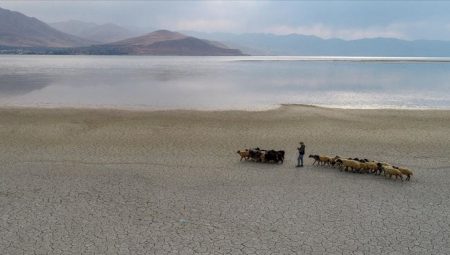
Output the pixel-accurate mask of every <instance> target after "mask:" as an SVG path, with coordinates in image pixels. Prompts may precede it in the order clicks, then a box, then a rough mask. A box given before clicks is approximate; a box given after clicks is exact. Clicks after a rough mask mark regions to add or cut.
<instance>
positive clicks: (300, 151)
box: [296, 142, 306, 167]
mask: <svg viewBox="0 0 450 255" xmlns="http://www.w3.org/2000/svg"><path fill="white" fill-rule="evenodd" d="M305 147H306V146H305V144H304V143H303V142H300V147H298V148H297V150H298V158H297V166H296V167H303V156H304V155H305ZM300 162H301V164H300Z"/></svg>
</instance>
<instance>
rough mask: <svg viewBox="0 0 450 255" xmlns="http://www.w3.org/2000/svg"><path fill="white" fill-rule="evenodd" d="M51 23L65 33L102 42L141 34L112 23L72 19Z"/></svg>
mask: <svg viewBox="0 0 450 255" xmlns="http://www.w3.org/2000/svg"><path fill="white" fill-rule="evenodd" d="M50 25H51V26H52V27H54V28H55V29H57V30H59V31H62V32H64V33H67V34H71V35H75V36H78V37H81V38H85V39H89V40H91V41H96V42H100V43H110V42H116V41H119V40H124V39H126V38H130V37H133V36H137V35H139V33H138V32H135V31H130V30H128V29H126V28H124V27H121V26H118V25H116V24H112V23H108V24H103V25H97V24H95V23H88V22H83V21H78V20H70V21H64V22H57V23H51V24H50Z"/></svg>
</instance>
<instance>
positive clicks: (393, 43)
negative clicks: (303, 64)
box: [186, 32, 450, 57]
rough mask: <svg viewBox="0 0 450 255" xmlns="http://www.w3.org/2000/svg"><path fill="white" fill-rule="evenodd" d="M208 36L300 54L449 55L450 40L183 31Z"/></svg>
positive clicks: (247, 49) (261, 51)
mask: <svg viewBox="0 0 450 255" xmlns="http://www.w3.org/2000/svg"><path fill="white" fill-rule="evenodd" d="M186 33H187V34H189V35H192V36H198V37H202V38H206V39H209V40H217V41H221V42H223V43H225V44H227V45H229V46H230V47H236V48H239V49H241V50H242V51H243V52H244V53H246V54H250V55H301V56H399V57H401V56H411V57H420V56H428V57H441V56H442V57H448V56H450V42H447V41H431V40H417V41H406V40H399V39H393V38H370V39H361V40H350V41H347V40H341V39H322V38H319V37H315V36H307V35H299V34H291V35H273V34H258V33H255V34H250V33H249V34H229V33H198V32H186Z"/></svg>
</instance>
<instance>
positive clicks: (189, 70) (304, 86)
mask: <svg viewBox="0 0 450 255" xmlns="http://www.w3.org/2000/svg"><path fill="white" fill-rule="evenodd" d="M4 58H6V59H4ZM230 59H231V61H230ZM0 60H3V61H0V95H1V97H0V104H3V105H37V104H39V105H42V104H44V105H51V106H60V105H62V106H95V107H98V106H104V107H111V106H112V107H144V108H201V109H204V108H207V109H210V108H213V109H242V108H246V109H247V108H264V107H271V106H274V105H278V104H281V103H300V104H319V105H329V106H337V107H355V108H362V107H372V108H373V107H437V108H450V101H449V99H448V98H449V95H450V64H448V63H417V62H412V63H405V62H401V63H398V62H395V63H391V62H342V61H340V62H317V61H234V60H235V58H227V57H200V58H199V57H128V56H117V57H93V56H0Z"/></svg>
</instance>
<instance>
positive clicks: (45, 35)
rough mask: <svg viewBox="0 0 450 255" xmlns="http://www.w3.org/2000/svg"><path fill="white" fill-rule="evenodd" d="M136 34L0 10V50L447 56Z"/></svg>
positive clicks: (397, 43)
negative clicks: (45, 20)
mask: <svg viewBox="0 0 450 255" xmlns="http://www.w3.org/2000/svg"><path fill="white" fill-rule="evenodd" d="M139 34H140V33H139V32H137V31H135V30H133V29H128V28H124V27H121V26H118V25H115V24H111V23H109V24H103V25H98V24H94V23H87V22H82V21H73V20H72V21H67V22H58V23H52V24H51V26H50V25H48V24H46V23H44V22H42V21H40V20H38V19H36V18H32V17H28V16H26V15H24V14H21V13H19V12H14V11H9V10H6V9H2V8H0V54H1V53H3V54H5V53H6V54H95V55H196V56H207V55H208V56H229V55H245V54H249V55H286V56H289V55H300V56H399V57H401V56H409V57H450V42H448V41H432V40H415V41H407V40H400V39H394V38H367V39H360V40H342V39H323V38H319V37H316V36H308V35H300V34H290V35H273V34H263V33H245V34H234V33H200V32H192V31H187V32H183V34H181V33H178V32H171V31H168V30H158V31H155V32H153V33H149V34H145V35H141V36H138V35H139ZM199 38H204V39H199ZM239 49H240V50H239Z"/></svg>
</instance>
